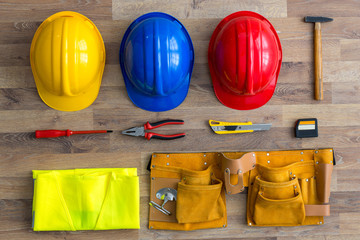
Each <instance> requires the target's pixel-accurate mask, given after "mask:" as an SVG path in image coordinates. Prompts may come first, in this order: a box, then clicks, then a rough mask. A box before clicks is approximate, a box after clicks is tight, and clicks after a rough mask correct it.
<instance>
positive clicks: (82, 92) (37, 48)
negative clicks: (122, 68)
mask: <svg viewBox="0 0 360 240" xmlns="http://www.w3.org/2000/svg"><path fill="white" fill-rule="evenodd" d="M30 63H31V69H32V72H33V75H34V78H35V83H36V87H37V90H38V93H39V95H40V97H41V99H42V100H43V101H44V102H45V103H46V104H47V105H48V106H50V107H52V108H54V109H56V110H61V111H78V110H81V109H84V108H86V107H88V106H90V105H91V104H92V103H93V102H94V101H95V99H96V97H97V95H98V93H99V89H100V84H101V78H102V74H103V72H104V67H105V46H104V41H103V39H102V37H101V35H100V32H99V30H98V29H97V28H96V26H95V24H94V23H93V22H91V21H90V20H89V19H88V18H87V17H85V16H84V15H81V14H79V13H76V12H69V11H65V12H59V13H56V14H54V15H52V16H50V17H49V18H47V19H46V20H45V21H44V22H43V23H42V24H41V25H40V26H39V28H38V29H37V31H36V33H35V35H34V38H33V40H32V43H31V49H30Z"/></svg>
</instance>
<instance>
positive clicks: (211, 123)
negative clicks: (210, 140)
mask: <svg viewBox="0 0 360 240" xmlns="http://www.w3.org/2000/svg"><path fill="white" fill-rule="evenodd" d="M209 125H210V126H211V127H212V126H235V125H236V126H239V125H252V122H221V121H216V120H209ZM253 131H254V130H236V131H215V133H217V134H232V133H248V132H253Z"/></svg>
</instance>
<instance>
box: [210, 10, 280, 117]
mask: <svg viewBox="0 0 360 240" xmlns="http://www.w3.org/2000/svg"><path fill="white" fill-rule="evenodd" d="M208 53H209V55H208V60H209V67H210V73H211V78H212V82H213V86H214V91H215V94H216V96H217V98H218V99H219V101H220V102H221V103H223V104H224V105H225V106H227V107H230V108H234V109H238V110H250V109H255V108H258V107H261V106H262V105H264V104H265V103H267V102H268V101H269V100H270V98H271V97H272V95H273V93H274V90H275V86H276V82H277V78H278V76H279V72H280V67H281V59H282V50H281V44H280V40H279V37H278V35H277V33H276V31H275V29H274V27H273V26H272V25H271V23H270V22H269V21H268V20H267V19H266V18H264V17H263V16H261V15H259V14H257V13H254V12H249V11H241V12H236V13H233V14H231V15H229V16H227V17H226V18H224V19H223V20H222V21H221V22H220V23H219V25H218V26H217V27H216V29H215V31H214V33H213V35H212V37H211V40H210V44H209V52H208Z"/></svg>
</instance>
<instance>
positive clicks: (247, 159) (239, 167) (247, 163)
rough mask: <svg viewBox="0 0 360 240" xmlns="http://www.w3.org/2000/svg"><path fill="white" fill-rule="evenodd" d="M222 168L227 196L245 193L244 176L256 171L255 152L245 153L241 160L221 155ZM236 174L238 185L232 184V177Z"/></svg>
mask: <svg viewBox="0 0 360 240" xmlns="http://www.w3.org/2000/svg"><path fill="white" fill-rule="evenodd" d="M220 158H221V168H222V172H223V173H224V180H225V190H226V193H227V194H237V193H240V192H242V191H244V189H245V187H244V180H243V174H244V173H246V172H248V171H250V170H252V169H254V168H255V165H256V157H255V153H254V152H249V153H245V154H244V155H243V156H242V157H241V158H239V159H230V158H227V157H226V156H225V155H224V154H223V153H221V155H220ZM231 174H236V175H237V176H238V181H237V184H236V185H233V184H231V182H230V175H231Z"/></svg>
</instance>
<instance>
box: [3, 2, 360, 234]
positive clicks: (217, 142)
mask: <svg viewBox="0 0 360 240" xmlns="http://www.w3.org/2000/svg"><path fill="white" fill-rule="evenodd" d="M26 2H34V3H32V4H29V3H26ZM63 10H73V11H77V12H80V13H82V14H84V15H86V16H87V17H89V18H90V19H91V20H92V21H93V22H94V23H95V24H96V25H97V27H98V28H99V30H100V32H101V34H102V36H103V39H104V41H105V45H106V54H107V59H106V67H105V73H104V77H103V82H102V85H101V89H100V93H99V96H98V98H97V99H96V101H95V102H94V103H93V104H92V105H91V106H90V107H88V108H86V109H85V110H82V111H78V112H60V111H56V110H53V109H51V108H49V107H47V106H46V105H45V104H44V103H43V102H42V101H41V99H40V97H39V95H38V94H37V90H36V86H35V83H34V79H33V76H32V73H31V68H30V61H29V52H30V44H31V40H32V37H33V35H34V33H35V31H36V29H37V27H38V26H39V25H40V23H41V22H42V21H43V20H45V19H46V18H47V17H48V16H50V15H51V14H53V13H56V12H58V11H63ZM240 10H252V11H256V12H258V13H260V14H262V15H264V16H265V17H266V18H268V19H269V20H270V21H271V22H272V24H273V25H274V27H275V29H276V30H277V31H278V34H279V37H280V40H281V44H282V48H283V63H282V68H281V72H280V76H279V79H278V84H277V86H276V90H275V94H274V96H273V97H272V99H271V100H270V101H269V102H268V103H267V104H266V105H265V106H263V107H261V108H259V109H256V110H252V111H237V110H232V109H229V108H227V107H225V106H223V105H222V104H221V103H220V102H219V101H218V100H217V98H216V97H215V94H214V92H213V89H212V85H211V78H210V74H209V68H208V65H207V48H208V43H209V39H210V36H211V34H212V32H213V30H214V29H215V27H216V25H217V24H218V23H219V22H220V20H221V19H222V18H224V17H225V16H227V15H228V14H230V13H232V12H236V11H240ZM150 11H163V12H167V13H170V14H172V15H173V16H175V17H177V18H179V20H180V21H181V22H182V23H183V24H184V25H185V27H186V28H187V30H188V31H189V33H190V36H191V38H192V40H193V43H194V47H195V55H196V57H195V66H194V72H193V76H192V79H191V86H190V90H189V94H188V96H187V98H186V100H185V101H184V102H183V103H182V104H181V105H180V106H179V107H178V108H176V109H174V110H171V111H167V112H162V113H153V112H146V111H144V110H141V109H139V108H137V107H135V106H134V105H133V104H132V102H131V101H130V100H129V98H128V96H127V93H126V89H125V86H124V82H123V78H122V75H121V71H120V66H119V61H118V51H119V48H120V42H121V39H122V36H123V34H124V32H125V30H126V28H127V27H128V26H129V24H130V23H131V21H133V20H134V19H135V18H137V17H138V16H140V15H142V14H144V13H147V12H150ZM307 15H318V16H327V17H332V18H334V21H333V22H331V23H326V24H323V26H322V37H323V65H324V89H325V92H324V100H323V101H321V102H317V101H315V100H314V99H313V95H314V93H313V56H312V52H313V42H312V41H313V24H310V23H305V22H304V16H307ZM309 117H316V118H318V121H319V137H318V138H312V139H296V138H295V137H294V133H293V132H294V124H295V121H296V120H297V119H299V118H309ZM167 118H173V119H183V120H185V125H184V126H181V127H171V128H167V129H168V131H169V132H172V133H174V132H182V131H185V132H186V134H187V135H186V137H185V138H182V139H178V140H174V141H157V140H152V141H146V140H144V139H142V138H132V137H127V136H123V135H121V130H124V129H126V128H129V127H132V126H136V125H141V124H143V123H145V122H146V121H157V120H162V119H167ZM209 119H216V120H223V121H253V122H254V123H272V124H273V127H272V128H271V130H270V131H267V132H258V133H253V134H243V135H240V134H238V135H229V136H221V135H215V134H214V133H212V131H211V130H210V128H209V126H208V123H207V121H208V120H209ZM37 129H72V130H87V129H111V130H114V133H112V134H107V135H105V134H104V135H78V136H72V137H70V138H56V139H35V138H34V131H35V130H37ZM324 147H333V148H334V149H335V156H336V162H337V166H336V167H335V168H334V172H333V178H332V183H331V190H332V192H331V216H330V217H326V219H325V224H324V225H321V226H303V227H276V228H275V227H267V228H255V227H248V226H247V225H246V223H245V203H246V195H245V194H239V195H234V196H227V211H228V227H227V228H226V229H210V230H199V231H193V232H176V231H156V230H148V229H147V224H148V219H147V217H148V204H147V203H148V201H149V172H148V171H147V170H146V165H147V163H148V160H149V156H150V154H151V153H152V152H190V151H191V152H202V151H240V150H241V151H250V150H275V149H304V148H305V149H306V148H324ZM94 167H97V168H100V167H137V168H138V174H139V176H140V191H141V208H140V209H141V229H140V230H118V231H94V232H92V231H85V232H40V233H39V232H33V231H32V230H31V204H32V193H33V186H32V185H33V183H32V174H31V170H33V169H70V168H94ZM359 210H360V1H355V0H344V1H337V0H331V1H328V0H317V1H313V0H264V1H262V0H253V1H239V0H226V1H225V0H191V1H190V0H166V1H165V0H139V1H135V0H133V1H130V0H113V1H111V0H97V1H93V0H89V1H75V0H67V1H59V0H51V1H41V0H35V1H15V0H14V1H0V239H60V238H61V239H208V238H217V239H218V238H223V239H273V240H284V239H293V240H305V239H307V240H308V239H314V240H315V239H316V240H318V239H320V240H324V239H326V240H335V239H344V240H345V239H346V240H348V239H360V235H359V234H360V227H359V222H360V211H359Z"/></svg>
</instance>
